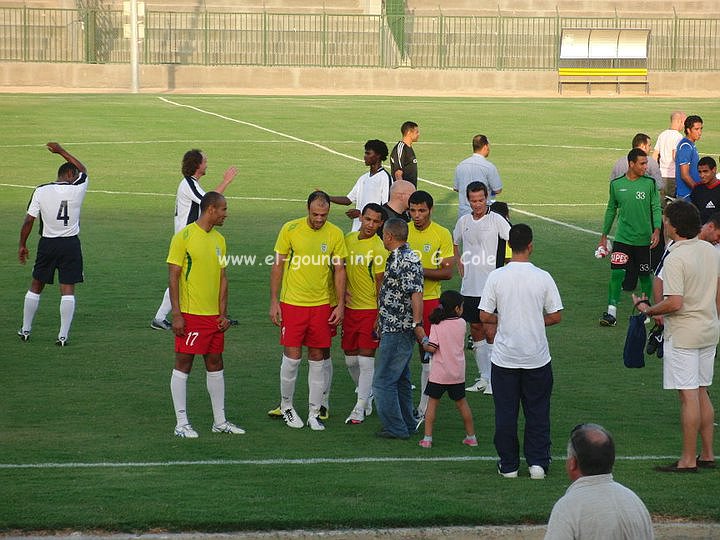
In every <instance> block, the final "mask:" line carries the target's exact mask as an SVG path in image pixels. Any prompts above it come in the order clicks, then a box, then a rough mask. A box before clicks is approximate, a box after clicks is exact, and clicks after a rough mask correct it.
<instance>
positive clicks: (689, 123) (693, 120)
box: [685, 114, 703, 135]
mask: <svg viewBox="0 0 720 540" xmlns="http://www.w3.org/2000/svg"><path fill="white" fill-rule="evenodd" d="M698 122H699V123H700V124H702V123H703V121H702V118H700V117H699V116H698V115H697V114H691V115H690V116H688V117H687V118H686V119H685V135H687V132H688V130H689V129H690V128H691V127H693V126H694V125H695V124H697V123H698Z"/></svg>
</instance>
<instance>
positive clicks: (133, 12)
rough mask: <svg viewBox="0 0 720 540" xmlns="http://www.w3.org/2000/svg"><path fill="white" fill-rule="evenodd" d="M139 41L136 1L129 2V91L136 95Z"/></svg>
mask: <svg viewBox="0 0 720 540" xmlns="http://www.w3.org/2000/svg"><path fill="white" fill-rule="evenodd" d="M139 41H140V36H139V32H138V5H137V0H130V72H131V80H132V83H131V90H132V92H133V94H137V93H138V91H139V90H140V63H139V61H138V60H139V54H138V46H139Z"/></svg>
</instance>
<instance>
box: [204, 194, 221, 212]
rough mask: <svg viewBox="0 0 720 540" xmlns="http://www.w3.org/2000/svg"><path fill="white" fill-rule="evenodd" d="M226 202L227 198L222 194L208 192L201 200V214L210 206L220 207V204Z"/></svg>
mask: <svg viewBox="0 0 720 540" xmlns="http://www.w3.org/2000/svg"><path fill="white" fill-rule="evenodd" d="M224 200H225V197H224V196H223V194H222V193H218V192H217V191H208V192H207V193H205V195H203V198H202V199H200V212H201V213H202V212H204V211H205V210H207V209H208V208H209V207H210V206H218V204H220V202H221V201H224Z"/></svg>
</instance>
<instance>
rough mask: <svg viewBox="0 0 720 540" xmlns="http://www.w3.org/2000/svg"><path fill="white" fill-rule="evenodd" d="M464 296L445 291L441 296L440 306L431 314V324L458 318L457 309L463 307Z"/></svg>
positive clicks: (455, 292)
mask: <svg viewBox="0 0 720 540" xmlns="http://www.w3.org/2000/svg"><path fill="white" fill-rule="evenodd" d="M462 304H463V296H462V294H460V293H459V292H457V291H443V292H442V294H441V295H440V304H439V305H438V307H436V308H435V309H433V311H432V313H431V314H430V322H431V323H433V324H438V323H439V322H440V321H444V320H445V319H450V318H452V317H457V316H458V315H457V313H455V308H456V307H458V306H462Z"/></svg>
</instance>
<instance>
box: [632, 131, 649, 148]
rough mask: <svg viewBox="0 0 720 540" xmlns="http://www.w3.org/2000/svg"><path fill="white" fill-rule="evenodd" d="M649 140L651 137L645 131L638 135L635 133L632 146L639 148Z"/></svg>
mask: <svg viewBox="0 0 720 540" xmlns="http://www.w3.org/2000/svg"><path fill="white" fill-rule="evenodd" d="M649 140H650V137H648V136H647V135H645V134H644V133H638V134H637V135H635V136H634V137H633V140H632V148H637V147H638V146H640V145H641V144H647V143H648V141H649Z"/></svg>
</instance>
